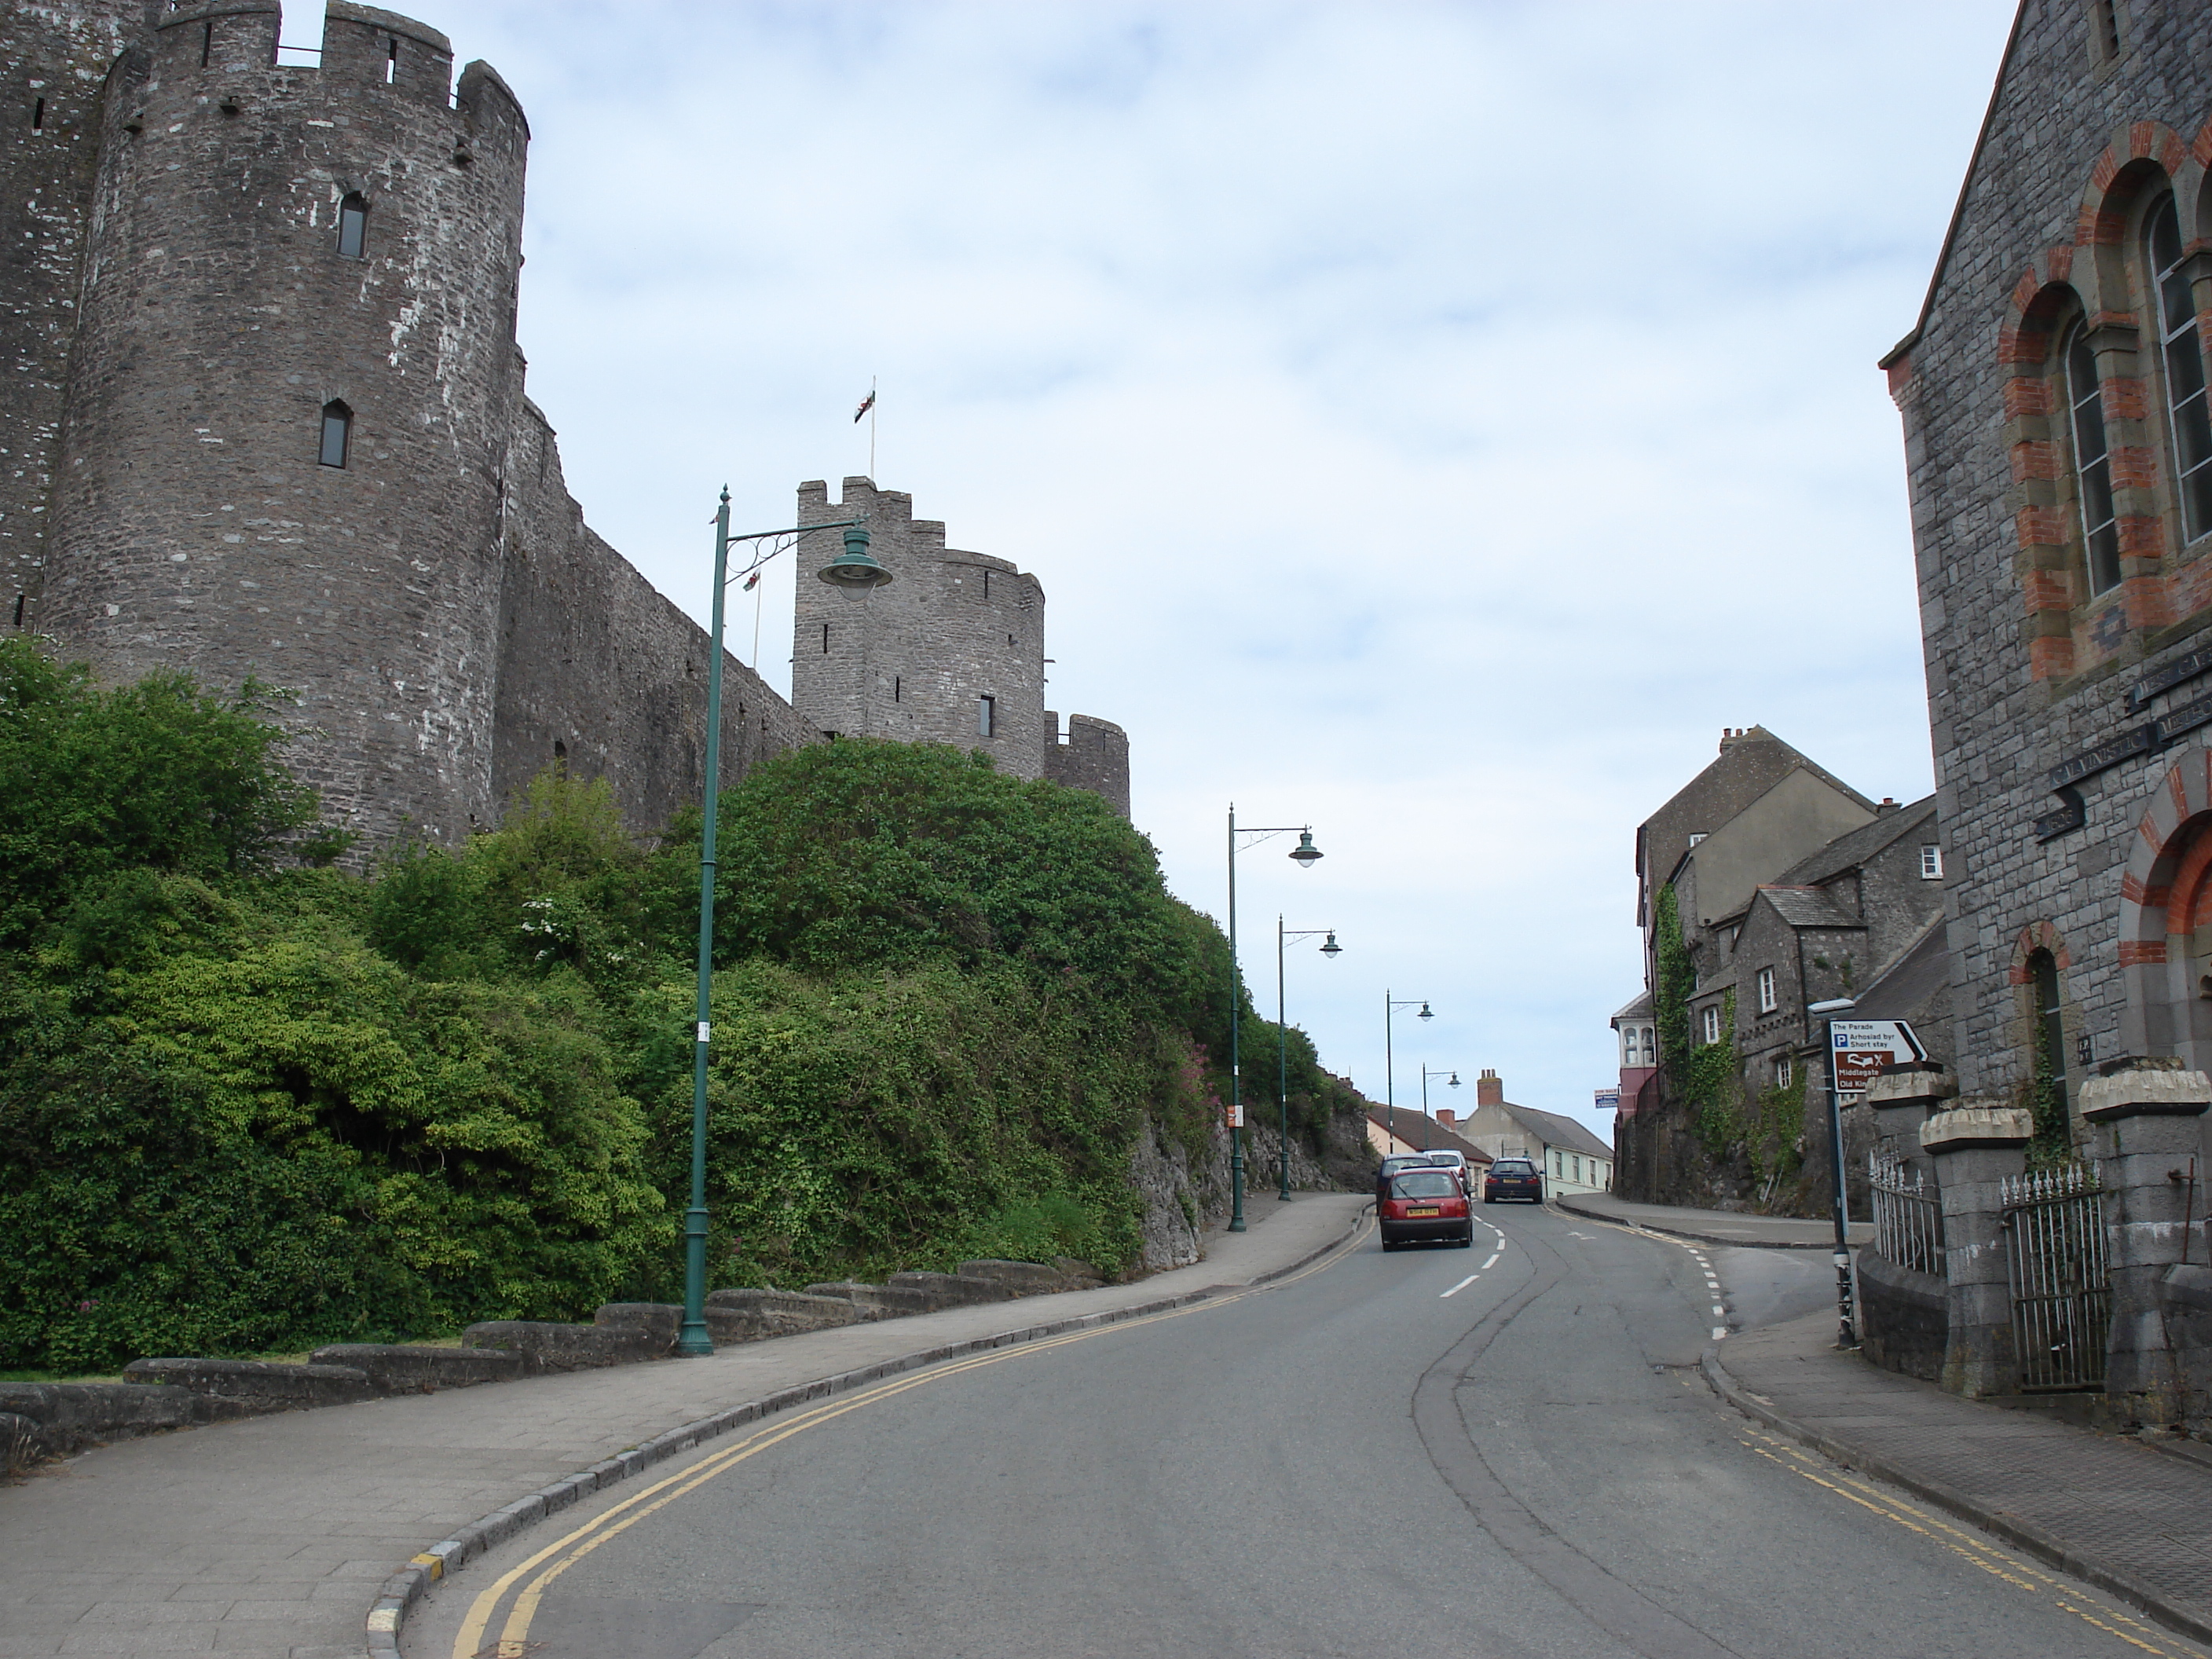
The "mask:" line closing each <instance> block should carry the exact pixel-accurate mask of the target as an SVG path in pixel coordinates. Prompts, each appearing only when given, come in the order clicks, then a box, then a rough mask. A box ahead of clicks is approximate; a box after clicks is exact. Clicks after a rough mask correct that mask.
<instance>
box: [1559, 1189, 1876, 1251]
mask: <svg viewBox="0 0 2212 1659" xmlns="http://www.w3.org/2000/svg"><path fill="white" fill-rule="evenodd" d="M1552 1202H1553V1204H1555V1205H1557V1206H1559V1208H1560V1209H1562V1210H1570V1211H1572V1212H1574V1213H1576V1214H1577V1215H1587V1216H1592V1217H1595V1218H1596V1219H1598V1220H1600V1221H1623V1222H1626V1223H1628V1224H1629V1225H1632V1226H1637V1227H1648V1228H1650V1230H1651V1231H1653V1232H1655V1233H1670V1234H1672V1235H1673V1236H1674V1237H1676V1238H1694V1239H1697V1240H1699V1241H1700V1242H1701V1243H1707V1244H1737V1245H1748V1246H1752V1247H1753V1248H1756V1249H1770V1250H1832V1249H1835V1247H1836V1224H1835V1223H1834V1222H1832V1221H1800V1220H1796V1219H1795V1218H1792V1217H1790V1216H1778V1215H1741V1214H1738V1213H1737V1212H1735V1211H1733V1210H1686V1209H1682V1208H1680V1207H1678V1206H1674V1205H1672V1204H1632V1203H1630V1202H1629V1201H1628V1200H1626V1199H1624V1198H1615V1197H1614V1196H1613V1194H1611V1193H1561V1194H1558V1195H1556V1196H1555V1197H1553V1200H1552ZM1873 1239H1874V1229H1873V1227H1872V1226H1870V1225H1869V1224H1868V1223H1866V1222H1863V1221H1854V1222H1852V1223H1851V1224H1850V1241H1851V1243H1852V1245H1853V1246H1854V1247H1855V1248H1856V1247H1857V1246H1858V1245H1861V1244H1866V1243H1872V1242H1873Z"/></svg>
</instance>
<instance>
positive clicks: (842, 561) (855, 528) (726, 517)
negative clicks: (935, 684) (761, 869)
mask: <svg viewBox="0 0 2212 1659" xmlns="http://www.w3.org/2000/svg"><path fill="white" fill-rule="evenodd" d="M811 530H842V531H843V532H845V550H844V552H843V553H842V554H840V555H839V556H837V557H836V559H833V560H832V561H831V562H829V566H828V567H826V568H824V569H823V570H822V571H821V572H819V573H818V574H820V575H821V577H822V580H824V581H834V582H836V584H837V586H839V588H840V590H841V591H842V592H846V593H848V594H851V593H853V592H854V591H855V590H857V591H858V592H860V593H863V594H865V593H866V592H867V591H868V590H869V589H871V588H874V587H880V586H882V585H883V584H884V583H885V582H887V581H889V580H890V579H891V573H890V571H888V570H886V569H884V568H883V566H881V565H879V564H878V563H877V562H875V561H874V560H873V559H872V558H870V557H869V556H868V530H867V521H866V520H864V519H840V520H836V522H834V523H831V524H816V525H800V526H793V528H791V529H788V530H757V531H755V532H752V533H751V534H750V535H744V536H732V534H730V492H729V489H728V488H727V487H725V488H724V489H723V490H722V505H721V508H720V511H719V512H717V513H715V514H714V625H713V626H712V628H711V629H709V630H708V647H707V742H706V750H707V757H706V765H705V767H704V771H705V774H706V776H705V780H704V783H705V793H706V797H707V821H706V823H704V824H702V826H701V828H700V831H699V1006H698V1018H697V1020H696V1023H695V1024H694V1026H693V1028H692V1045H691V1206H690V1208H689V1209H687V1210H685V1211H684V1328H683V1329H682V1330H681V1331H680V1332H679V1333H678V1335H677V1338H676V1352H678V1354H680V1355H683V1356H684V1358H702V1357H703V1356H705V1355H708V1354H711V1353H713V1352H714V1341H713V1340H712V1339H711V1338H709V1337H708V1334H707V1039H708V1033H709V1031H710V1030H711V1029H712V1028H711V1027H710V1025H709V1024H708V1022H709V1021H710V1020H711V1019H712V1018H713V1008H712V1005H711V1001H710V999H711V996H712V993H713V986H714V820H715V817H717V816H718V807H719V803H718V802H717V800H716V799H715V797H716V795H717V794H718V793H720V787H721V758H722V603H723V600H724V599H725V598H726V595H727V593H728V592H729V586H730V581H731V576H730V549H731V548H732V546H734V545H735V544H738V543H739V542H764V541H779V540H781V539H782V538H785V537H788V538H790V541H789V545H791V546H793V547H795V546H797V545H798V544H799V538H800V537H802V536H804V535H805V534H806V533H807V532H809V531H811ZM781 550H782V549H781V548H780V547H778V548H771V549H770V550H769V551H768V552H766V553H764V554H762V555H760V556H758V557H757V558H755V559H754V561H753V562H752V563H751V564H750V565H749V566H747V567H746V568H745V569H744V570H743V571H740V572H739V573H738V574H740V575H747V574H751V572H753V571H755V570H757V569H759V568H760V567H761V566H762V565H763V564H766V563H767V562H769V560H770V559H772V558H774V557H775V556H776V554H777V553H779V552H781ZM833 570H835V571H842V573H844V574H839V575H836V576H832V575H831V574H830V572H831V571H833Z"/></svg>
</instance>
